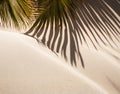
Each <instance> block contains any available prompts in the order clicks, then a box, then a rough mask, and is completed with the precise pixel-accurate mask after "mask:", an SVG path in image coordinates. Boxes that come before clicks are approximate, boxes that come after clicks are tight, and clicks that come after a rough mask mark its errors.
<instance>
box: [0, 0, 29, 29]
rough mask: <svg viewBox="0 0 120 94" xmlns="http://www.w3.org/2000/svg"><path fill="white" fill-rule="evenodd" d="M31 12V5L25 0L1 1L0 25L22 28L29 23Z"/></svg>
mask: <svg viewBox="0 0 120 94" xmlns="http://www.w3.org/2000/svg"><path fill="white" fill-rule="evenodd" d="M30 14H31V11H30V7H29V6H28V4H27V3H26V1H24V0H1V1H0V23H1V24H0V26H4V27H17V28H21V26H24V25H27V22H28V18H29V16H30Z"/></svg>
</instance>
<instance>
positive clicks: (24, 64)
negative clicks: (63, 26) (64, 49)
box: [0, 31, 120, 94]
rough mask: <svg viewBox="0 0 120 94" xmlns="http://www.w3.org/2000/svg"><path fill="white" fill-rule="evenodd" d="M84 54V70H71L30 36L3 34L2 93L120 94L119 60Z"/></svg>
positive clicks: (85, 51)
mask: <svg viewBox="0 0 120 94" xmlns="http://www.w3.org/2000/svg"><path fill="white" fill-rule="evenodd" d="M110 50H111V49H110ZM81 51H82V55H83V58H84V60H85V69H82V68H81V67H80V64H78V67H77V68H72V67H71V66H70V65H68V64H66V63H65V62H63V61H62V60H61V59H60V58H58V57H57V56H56V55H55V54H54V53H52V52H51V51H50V50H49V49H47V48H46V47H45V46H43V45H42V44H39V45H38V44H37V42H36V40H34V39H32V38H31V37H28V36H25V35H22V34H17V33H12V32H3V31H0V94H120V62H119V60H117V59H114V58H113V57H112V56H110V55H108V54H106V53H104V52H102V51H95V50H94V49H88V48H86V47H84V46H83V47H81ZM117 54H119V53H117ZM78 63H79V62H78Z"/></svg>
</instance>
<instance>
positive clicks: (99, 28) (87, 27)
mask: <svg viewBox="0 0 120 94" xmlns="http://www.w3.org/2000/svg"><path fill="white" fill-rule="evenodd" d="M38 1H39V2H38V6H39V16H38V18H37V20H36V21H35V23H34V24H33V26H32V27H31V28H30V30H29V31H27V32H26V33H25V34H27V35H31V36H32V37H36V38H40V39H41V41H42V42H43V43H44V44H45V45H46V46H48V47H49V48H50V49H51V50H52V51H55V52H58V53H61V54H62V55H63V56H64V58H65V59H66V60H69V59H70V62H71V64H72V65H77V62H78V61H77V60H78V59H77V58H78V57H79V59H80V61H81V64H82V66H83V67H84V60H83V58H82V54H81V49H80V46H81V44H84V43H85V44H87V45H88V46H90V45H91V44H92V45H93V47H94V48H95V49H98V48H99V47H101V46H102V45H104V46H110V47H112V48H113V49H114V48H115V47H119V44H117V43H116V41H117V42H118V43H120V18H119V17H120V11H119V10H118V9H119V8H120V3H119V1H118V0H38ZM83 1H84V2H83ZM68 50H69V51H68ZM67 53H69V54H67Z"/></svg>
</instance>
